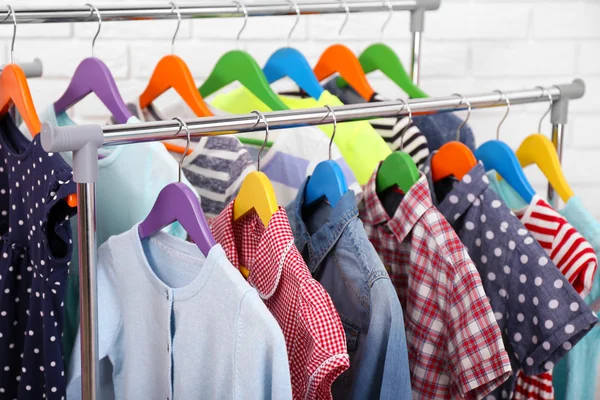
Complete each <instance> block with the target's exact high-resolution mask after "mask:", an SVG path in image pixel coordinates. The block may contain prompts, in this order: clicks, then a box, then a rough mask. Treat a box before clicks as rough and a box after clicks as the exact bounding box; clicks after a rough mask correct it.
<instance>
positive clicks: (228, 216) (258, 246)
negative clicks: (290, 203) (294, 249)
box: [211, 201, 294, 300]
mask: <svg viewBox="0 0 600 400" xmlns="http://www.w3.org/2000/svg"><path fill="white" fill-rule="evenodd" d="M211 228H212V229H213V233H214V236H215V238H218V241H219V244H220V245H221V246H222V247H223V250H225V253H226V254H227V258H228V259H229V261H230V262H231V263H232V264H233V265H234V266H235V267H236V268H239V267H240V266H241V265H243V263H244V260H241V259H240V257H239V254H238V250H237V248H236V239H237V243H239V244H240V245H241V246H244V248H245V250H246V257H247V258H249V257H248V254H252V257H250V258H251V260H249V261H250V262H249V263H247V264H246V265H243V266H244V267H246V268H247V269H248V271H249V275H248V283H249V284H250V285H251V286H252V287H254V288H255V289H256V290H257V291H258V294H259V295H260V297H261V298H262V299H265V300H266V299H269V298H270V297H271V296H273V294H274V293H275V290H276V289H277V286H278V285H279V281H280V278H281V274H282V271H283V261H284V259H285V257H286V255H287V254H288V252H289V250H290V248H291V246H293V245H294V236H293V234H292V230H291V229H290V224H289V222H288V219H287V215H286V213H285V209H284V208H282V207H279V210H278V211H277V212H276V213H275V214H273V216H272V217H271V220H270V221H269V224H268V226H267V227H266V228H265V227H264V225H263V224H262V221H261V220H260V218H259V217H258V214H256V213H255V212H250V213H248V215H246V216H244V217H243V218H241V219H240V220H238V221H235V222H234V221H233V201H232V202H231V203H229V205H228V206H227V207H226V208H225V209H224V210H223V211H222V212H221V213H220V214H219V215H218V216H217V217H216V218H215V219H214V220H213V222H212V225H211Z"/></svg>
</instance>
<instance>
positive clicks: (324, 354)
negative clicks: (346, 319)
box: [284, 247, 350, 399]
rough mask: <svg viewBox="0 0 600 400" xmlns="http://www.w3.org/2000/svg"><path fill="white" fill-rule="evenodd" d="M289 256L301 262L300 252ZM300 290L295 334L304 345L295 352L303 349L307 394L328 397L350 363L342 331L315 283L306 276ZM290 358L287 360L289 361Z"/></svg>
mask: <svg viewBox="0 0 600 400" xmlns="http://www.w3.org/2000/svg"><path fill="white" fill-rule="evenodd" d="M294 249H295V247H294ZM295 252H296V253H297V250H296V251H295ZM292 258H293V259H296V260H297V262H302V263H304V261H302V258H301V257H300V254H296V255H295V256H294V257H292ZM288 259H290V257H288ZM284 268H285V266H284ZM304 268H306V266H305V267H304ZM301 290H302V294H301V298H302V300H301V310H300V312H301V319H302V321H303V322H304V327H303V328H302V331H304V332H302V331H301V332H299V333H298V336H299V338H300V337H304V338H306V340H305V342H304V343H303V346H304V348H303V349H298V351H304V352H306V356H305V358H304V359H305V360H308V363H307V365H306V367H305V368H306V369H307V372H308V374H307V376H308V377H309V382H308V384H309V386H308V387H307V389H306V391H307V397H308V398H314V397H316V398H323V399H330V398H331V385H332V384H333V381H335V380H336V379H337V378H338V376H340V375H341V374H342V373H343V372H344V371H345V370H347V369H348V367H349V366H350V360H349V357H348V348H347V345H346V334H345V333H344V327H343V325H342V321H341V320H340V316H339V314H338V312H337V310H336V309H335V307H334V305H333V302H332V300H331V297H329V294H327V292H326V291H325V289H324V288H323V286H321V284H320V283H319V282H317V281H316V280H314V279H312V278H309V279H308V280H307V281H306V282H305V283H304V284H303V286H302V288H301ZM294 361H296V360H291V362H292V363H294ZM298 362H300V361H299V360H298Z"/></svg>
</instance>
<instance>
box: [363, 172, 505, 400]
mask: <svg viewBox="0 0 600 400" xmlns="http://www.w3.org/2000/svg"><path fill="white" fill-rule="evenodd" d="M376 176H377V171H376V172H375V173H374V174H373V175H372V176H371V179H370V180H369V182H368V183H367V185H366V186H365V189H364V204H362V207H361V211H360V217H361V219H362V220H363V223H364V226H365V230H366V231H367V234H368V235H369V238H370V240H371V242H372V243H373V245H374V246H375V248H376V250H377V251H378V253H379V255H380V257H381V258H382V259H383V262H384V264H385V265H386V266H387V267H388V271H390V275H391V278H392V281H393V282H394V286H395V287H396V291H397V293H398V296H399V297H400V302H401V303H402V307H403V308H404V321H405V326H406V331H407V332H406V336H407V344H408V352H409V362H410V368H411V384H412V389H413V398H418V399H459V398H460V399H463V398H464V399H480V398H482V397H484V396H485V395H486V394H489V393H490V392H492V391H493V390H494V389H495V388H496V387H498V386H499V385H501V384H502V383H503V382H504V381H505V380H506V379H507V378H508V377H509V376H510V373H511V368H510V361H509V358H508V355H507V353H506V351H505V350H504V344H503V341H502V335H501V332H500V329H499V328H498V325H497V324H496V320H495V318H494V314H493V312H492V308H491V306H490V304H489V302H488V299H487V297H486V295H485V292H484V290H483V286H482V284H481V278H480V276H479V273H478V272H477V270H476V269H475V266H474V265H473V262H472V261H471V259H470V258H469V256H468V254H467V251H466V249H465V248H464V246H463V244H462V243H461V241H460V239H459V238H458V236H457V235H456V234H455V233H454V231H453V230H452V227H451V226H450V224H448V222H447V221H446V220H445V219H444V217H443V216H442V215H441V214H440V213H439V211H437V209H436V208H434V207H433V205H432V202H431V196H430V192H429V187H428V184H427V180H426V178H425V176H424V175H421V178H420V179H419V180H418V181H417V183H415V184H414V185H413V186H412V188H411V189H410V190H409V192H408V193H406V195H405V197H404V198H403V200H402V202H401V203H400V205H399V206H398V208H397V210H396V212H395V214H394V216H393V217H392V218H390V217H389V216H388V214H387V213H386V211H385V209H384V207H383V205H382V203H381V201H380V199H379V197H378V195H377V193H376V189H375V187H376V182H375V181H376Z"/></svg>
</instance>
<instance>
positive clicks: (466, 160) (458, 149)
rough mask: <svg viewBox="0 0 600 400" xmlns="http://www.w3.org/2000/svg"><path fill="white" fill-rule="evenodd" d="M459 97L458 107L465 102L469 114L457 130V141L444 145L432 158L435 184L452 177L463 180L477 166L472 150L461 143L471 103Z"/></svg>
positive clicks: (463, 97)
mask: <svg viewBox="0 0 600 400" xmlns="http://www.w3.org/2000/svg"><path fill="white" fill-rule="evenodd" d="M457 96H460V103H458V105H459V106H460V105H461V104H462V103H463V101H464V102H465V103H466V104H467V106H468V111H469V113H468V114H467V118H465V120H464V121H463V123H462V124H460V126H459V127H458V129H457V130H456V140H455V141H452V142H448V143H445V144H444V145H442V147H440V149H439V150H438V151H437V152H436V153H435V154H434V155H433V157H432V158H431V175H432V177H433V181H434V182H438V181H440V180H442V179H444V178H447V177H448V176H451V175H452V176H454V177H455V178H456V179H458V180H461V179H462V178H463V176H465V175H466V174H467V172H469V171H470V170H471V169H472V168H473V167H474V166H475V165H477V159H476V158H475V155H474V154H473V152H472V151H471V149H469V148H468V147H467V146H466V145H465V144H463V143H461V142H460V141H459V140H460V130H461V129H462V127H463V126H465V124H466V123H467V121H468V120H469V117H470V116H471V102H470V101H469V99H467V98H466V97H465V96H462V95H459V94H458V95H457Z"/></svg>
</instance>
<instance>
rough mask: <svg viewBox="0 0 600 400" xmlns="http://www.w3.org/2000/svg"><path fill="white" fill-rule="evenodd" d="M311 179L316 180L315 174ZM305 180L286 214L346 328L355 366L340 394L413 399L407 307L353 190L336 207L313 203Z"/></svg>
mask: <svg viewBox="0 0 600 400" xmlns="http://www.w3.org/2000/svg"><path fill="white" fill-rule="evenodd" d="M309 179H310V178H309ZM306 184H307V180H305V182H304V183H303V185H302V187H301V188H300V191H299V192H298V195H297V197H296V199H295V200H294V201H293V202H292V203H291V204H290V205H289V206H288V208H287V214H288V218H289V221H290V226H291V228H292V231H293V233H294V240H295V243H296V247H297V248H298V250H299V251H300V253H301V254H302V256H303V258H304V261H306V264H307V266H308V268H309V270H310V272H311V273H312V275H313V277H314V278H315V279H316V280H318V281H319V283H320V284H321V285H323V287H324V288H325V290H327V292H328V293H329V295H330V296H331V299H332V300H333V304H334V305H335V308H336V310H337V312H338V314H339V315H340V319H341V320H342V324H343V326H344V331H345V333H346V346H347V348H348V353H349V356H350V368H349V369H348V370H347V371H346V372H344V373H343V374H342V375H341V376H340V377H339V378H338V379H336V381H335V382H334V383H333V387H332V392H333V397H334V398H336V399H392V398H393V399H407V400H408V399H411V398H412V394H411V388H410V369H409V367H408V351H407V348H406V336H405V331H404V319H403V316H402V306H401V305H400V302H399V301H398V296H397V295H396V292H395V290H394V286H393V285H392V282H391V281H390V278H389V275H388V273H387V271H386V270H385V267H384V266H383V263H382V262H381V260H380V259H379V257H378V256H377V252H376V251H375V249H374V248H373V245H372V244H371V243H370V242H369V238H368V237H367V233H366V232H365V229H364V228H363V226H362V223H361V222H360V220H359V219H358V209H357V208H356V202H355V196H354V193H352V191H348V192H347V193H346V194H345V195H344V196H343V197H342V198H341V199H340V200H339V201H338V202H337V204H336V205H335V206H334V207H331V206H330V205H329V204H328V203H327V202H326V201H319V202H318V203H317V204H316V205H310V206H306V204H305V203H304V192H305V188H306Z"/></svg>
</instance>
